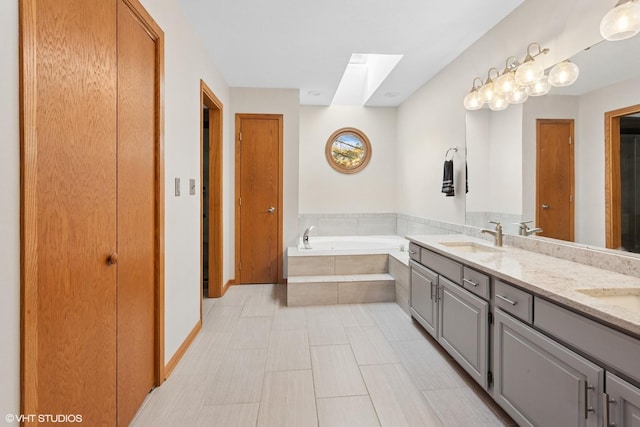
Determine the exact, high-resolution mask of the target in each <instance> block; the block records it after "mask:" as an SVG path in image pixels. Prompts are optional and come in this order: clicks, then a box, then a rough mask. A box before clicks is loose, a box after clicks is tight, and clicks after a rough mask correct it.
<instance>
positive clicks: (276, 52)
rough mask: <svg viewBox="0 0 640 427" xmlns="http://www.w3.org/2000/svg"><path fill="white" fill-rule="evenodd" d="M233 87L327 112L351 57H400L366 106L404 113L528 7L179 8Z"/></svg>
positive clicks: (367, 3) (266, 4) (376, 3)
mask: <svg viewBox="0 0 640 427" xmlns="http://www.w3.org/2000/svg"><path fill="white" fill-rule="evenodd" d="M179 1H180V3H181V5H182V6H183V8H184V10H185V13H186V15H187V17H188V19H189V20H190V21H191V23H192V25H193V26H194V28H195V30H196V32H197V33H198V34H199V35H200V37H201V38H202V40H203V43H204V45H205V47H206V49H207V50H208V51H209V52H210V54H211V55H212V57H213V60H214V62H215V64H216V65H217V67H218V68H219V70H220V71H221V73H222V74H223V76H224V78H225V79H226V81H227V84H228V85H229V86H231V87H256V88H295V89H300V103H301V104H303V105H329V104H331V101H332V99H333V95H334V93H335V91H336V89H337V88H338V84H339V83H340V79H341V78H342V74H343V72H344V70H345V67H346V65H347V63H348V62H349V58H350V57H351V54H352V53H379V54H402V55H404V57H403V59H402V60H401V61H400V63H399V64H398V65H397V67H396V68H395V69H394V70H393V71H392V72H391V74H390V75H389V77H388V78H387V79H386V80H385V81H384V82H383V83H382V85H381V86H380V87H379V88H378V90H377V91H376V92H375V93H374V94H373V96H372V97H371V98H370V99H369V101H368V102H367V104H366V105H367V106H397V105H399V104H401V103H402V102H403V101H404V100H405V99H406V98H407V97H408V96H409V95H411V94H412V93H413V92H414V91H416V90H417V89H418V88H419V87H420V86H422V85H423V84H424V83H425V82H427V81H428V80H429V79H431V78H432V77H433V76H434V75H435V74H437V73H438V72H439V71H440V70H442V68H444V67H445V66H446V65H447V64H449V63H450V62H451V61H453V60H454V59H455V58H456V57H457V56H458V55H459V54H460V53H462V52H463V51H464V50H465V49H466V48H467V47H469V46H470V45H471V44H473V43H474V42H475V41H476V40H477V39H479V38H480V37H481V36H482V35H483V34H485V33H486V32H487V31H488V30H490V29H491V28H492V27H493V26H494V25H495V24H497V23H498V22H499V21H500V20H502V19H503V18H504V17H505V16H506V15H508V14H509V13H510V12H511V11H512V10H513V9H515V8H516V7H518V6H519V5H520V4H521V3H522V2H523V0H483V1H478V0H458V1H455V2H454V1H434V0H393V1H391V0H324V1H313V2H311V1H305V0H270V1H264V0H179Z"/></svg>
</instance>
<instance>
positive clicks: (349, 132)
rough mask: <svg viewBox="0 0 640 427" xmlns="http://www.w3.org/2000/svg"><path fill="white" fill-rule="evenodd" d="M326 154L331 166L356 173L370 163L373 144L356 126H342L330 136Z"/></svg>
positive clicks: (342, 171)
mask: <svg viewBox="0 0 640 427" xmlns="http://www.w3.org/2000/svg"><path fill="white" fill-rule="evenodd" d="M325 155H326V157H327V161H328V162H329V164H330V165H331V167H332V168H334V169H335V170H337V171H338V172H341V173H356V172H359V171H361V170H362V169H364V168H365V166H367V163H369V160H370V159H371V144H370V143H369V138H367V136H366V135H365V134H364V133H363V132H362V131H360V130H358V129H355V128H342V129H338V130H337V131H335V132H334V133H333V134H332V135H331V136H330V137H329V140H328V141H327V145H326V148H325Z"/></svg>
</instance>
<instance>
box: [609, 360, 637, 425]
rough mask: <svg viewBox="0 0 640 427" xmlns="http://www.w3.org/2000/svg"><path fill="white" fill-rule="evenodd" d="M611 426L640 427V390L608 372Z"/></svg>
mask: <svg viewBox="0 0 640 427" xmlns="http://www.w3.org/2000/svg"><path fill="white" fill-rule="evenodd" d="M607 394H608V395H609V402H610V403H609V404H608V407H609V408H608V409H609V424H608V425H616V426H621V427H640V388H638V387H635V386H633V385H631V384H629V383H628V382H626V381H625V380H623V379H621V378H618V377H617V376H615V375H613V374H612V373H611V372H607Z"/></svg>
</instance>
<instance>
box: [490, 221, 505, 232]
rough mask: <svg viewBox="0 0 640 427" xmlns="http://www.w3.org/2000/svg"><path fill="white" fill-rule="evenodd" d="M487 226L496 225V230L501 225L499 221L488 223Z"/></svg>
mask: <svg viewBox="0 0 640 427" xmlns="http://www.w3.org/2000/svg"><path fill="white" fill-rule="evenodd" d="M489 224H495V225H496V230H497V229H498V228H502V224H500V221H489Z"/></svg>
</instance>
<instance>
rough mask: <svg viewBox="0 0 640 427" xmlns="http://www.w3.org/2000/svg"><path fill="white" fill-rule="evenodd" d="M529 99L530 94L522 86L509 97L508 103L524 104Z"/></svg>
mask: <svg viewBox="0 0 640 427" xmlns="http://www.w3.org/2000/svg"><path fill="white" fill-rule="evenodd" d="M527 98H529V94H528V93H527V91H526V89H525V88H524V87H522V86H518V87H517V88H516V89H515V90H514V91H512V92H511V93H510V94H508V95H507V101H509V103H511V104H522V103H523V102H524V101H526V100H527Z"/></svg>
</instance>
